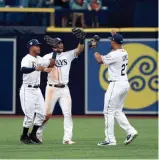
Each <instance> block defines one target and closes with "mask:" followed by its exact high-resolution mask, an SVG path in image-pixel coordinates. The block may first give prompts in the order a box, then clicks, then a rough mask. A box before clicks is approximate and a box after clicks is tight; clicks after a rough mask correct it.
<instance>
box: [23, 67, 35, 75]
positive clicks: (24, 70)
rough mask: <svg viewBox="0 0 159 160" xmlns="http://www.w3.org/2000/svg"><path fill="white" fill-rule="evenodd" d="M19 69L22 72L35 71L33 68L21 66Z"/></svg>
mask: <svg viewBox="0 0 159 160" xmlns="http://www.w3.org/2000/svg"><path fill="white" fill-rule="evenodd" d="M21 71H22V73H24V74H28V73H31V72H33V71H35V68H28V67H22V68H21Z"/></svg>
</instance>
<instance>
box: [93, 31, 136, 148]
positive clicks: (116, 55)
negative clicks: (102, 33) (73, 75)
mask: <svg viewBox="0 0 159 160" xmlns="http://www.w3.org/2000/svg"><path fill="white" fill-rule="evenodd" d="M109 39H110V40H111V47H112V49H113V50H112V51H111V52H110V53H108V54H107V55H104V56H103V55H101V54H99V53H98V52H97V48H96V47H97V45H98V42H99V40H100V38H99V36H98V35H95V36H94V37H93V38H92V40H91V41H90V47H91V48H92V50H93V51H94V57H95V59H96V61H97V62H98V63H99V64H104V65H107V66H108V75H109V77H108V80H109V82H110V83H109V86H108V89H107V91H106V93H105V98H104V117H105V136H106V138H105V141H104V142H101V143H98V146H109V145H116V139H115V136H114V117H115V119H116V120H117V122H118V123H119V125H120V127H121V128H122V129H124V130H125V132H126V134H127V137H126V140H125V141H124V144H125V145H126V144H130V143H131V142H132V141H133V140H134V139H135V137H136V136H137V135H138V132H137V131H136V130H135V128H133V127H132V126H131V125H130V123H129V121H128V120H127V118H126V116H125V114H124V113H123V111H122V109H123V106H124V100H125V98H126V96H127V93H128V90H129V82H128V77H127V65H128V53H127V52H126V50H124V49H123V48H122V46H121V45H122V42H123V38H122V35H120V34H118V33H115V32H112V37H109Z"/></svg>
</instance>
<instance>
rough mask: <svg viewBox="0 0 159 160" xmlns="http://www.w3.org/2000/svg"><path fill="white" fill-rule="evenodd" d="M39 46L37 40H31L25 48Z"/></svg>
mask: <svg viewBox="0 0 159 160" xmlns="http://www.w3.org/2000/svg"><path fill="white" fill-rule="evenodd" d="M39 44H41V43H39V41H38V40H37V39H31V40H30V41H29V42H28V44H27V48H30V47H32V46H37V45H39Z"/></svg>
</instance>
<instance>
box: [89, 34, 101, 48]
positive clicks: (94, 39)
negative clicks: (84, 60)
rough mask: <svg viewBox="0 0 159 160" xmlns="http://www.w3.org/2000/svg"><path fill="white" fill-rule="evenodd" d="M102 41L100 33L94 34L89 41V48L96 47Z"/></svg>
mask: <svg viewBox="0 0 159 160" xmlns="http://www.w3.org/2000/svg"><path fill="white" fill-rule="evenodd" d="M99 41H100V37H99V36H98V35H94V36H93V37H92V39H91V40H90V42H89V48H96V47H97V46H98V43H99Z"/></svg>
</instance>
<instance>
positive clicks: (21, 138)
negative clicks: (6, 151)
mask: <svg viewBox="0 0 159 160" xmlns="http://www.w3.org/2000/svg"><path fill="white" fill-rule="evenodd" d="M20 141H21V143H23V144H33V143H32V142H31V141H30V139H29V137H28V136H25V137H24V136H23V135H21V136H20Z"/></svg>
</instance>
